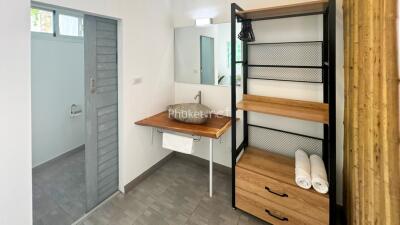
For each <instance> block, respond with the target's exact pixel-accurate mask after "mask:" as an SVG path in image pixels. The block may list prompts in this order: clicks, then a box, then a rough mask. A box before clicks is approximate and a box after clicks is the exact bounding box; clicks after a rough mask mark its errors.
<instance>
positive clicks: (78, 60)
mask: <svg viewBox="0 0 400 225" xmlns="http://www.w3.org/2000/svg"><path fill="white" fill-rule="evenodd" d="M31 45H32V49H31V51H32V52H31V55H32V61H31V63H32V74H31V76H32V163H33V167H35V166H38V165H40V164H42V163H44V162H47V161H48V160H51V159H53V158H55V157H57V156H59V155H62V154H64V153H66V152H68V151H70V150H73V149H75V148H77V147H79V146H81V145H84V144H85V121H84V120H85V116H84V114H81V115H80V116H78V117H74V118H71V116H70V111H71V105H72V104H76V105H79V106H80V107H81V108H82V109H84V102H85V101H84V100H85V96H84V95H85V92H84V48H83V39H71V38H63V37H60V36H58V37H53V36H52V35H43V34H36V33H33V34H32V43H31Z"/></svg>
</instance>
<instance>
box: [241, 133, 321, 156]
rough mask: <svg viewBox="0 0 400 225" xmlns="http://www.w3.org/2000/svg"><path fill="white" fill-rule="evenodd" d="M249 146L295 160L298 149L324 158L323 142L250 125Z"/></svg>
mask: <svg viewBox="0 0 400 225" xmlns="http://www.w3.org/2000/svg"><path fill="white" fill-rule="evenodd" d="M249 145H250V146H253V147H256V148H260V149H265V150H268V151H271V152H275V153H278V154H281V155H285V156H288V157H291V158H294V153H295V152H296V150H297V149H303V150H304V151H305V152H307V153H308V154H317V155H319V156H321V157H322V140H320V139H314V138H311V137H304V136H301V135H296V134H292V133H286V132H284V131H277V130H272V129H268V128H260V127H255V126H251V125H249Z"/></svg>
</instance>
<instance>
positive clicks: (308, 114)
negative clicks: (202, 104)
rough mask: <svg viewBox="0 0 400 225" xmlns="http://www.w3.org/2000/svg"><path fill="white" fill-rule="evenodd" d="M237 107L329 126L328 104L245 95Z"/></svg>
mask: <svg viewBox="0 0 400 225" xmlns="http://www.w3.org/2000/svg"><path fill="white" fill-rule="evenodd" d="M236 107H237V108H238V109H241V110H244V111H251V112H258V113H265V114H271V115H277V116H285V117H290V118H295V119H301V120H307V121H314V122H320V123H325V124H329V112H328V109H329V105H328V104H326V103H318V102H309V101H300V100H292V99H283V98H273V97H264V96H256V95H243V100H242V101H241V102H239V103H238V104H237V105H236Z"/></svg>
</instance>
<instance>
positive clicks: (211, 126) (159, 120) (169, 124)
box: [135, 111, 231, 138]
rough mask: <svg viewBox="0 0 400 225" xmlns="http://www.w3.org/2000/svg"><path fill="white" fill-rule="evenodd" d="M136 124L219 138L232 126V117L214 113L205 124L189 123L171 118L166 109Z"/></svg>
mask: <svg viewBox="0 0 400 225" xmlns="http://www.w3.org/2000/svg"><path fill="white" fill-rule="evenodd" d="M135 124H136V125H141V126H150V127H156V128H160V129H166V130H171V131H176V132H181V133H186V134H191V135H196V136H202V137H210V138H219V137H220V136H221V135H222V134H224V133H225V132H226V131H227V130H228V128H229V127H230V126H231V117H227V116H222V115H215V114H212V117H211V118H210V119H209V120H208V121H207V122H206V123H205V124H187V123H182V122H179V121H177V120H174V119H171V118H169V117H168V112H167V111H165V112H161V113H159V114H156V115H154V116H151V117H148V118H145V119H143V120H140V121H137V122H135Z"/></svg>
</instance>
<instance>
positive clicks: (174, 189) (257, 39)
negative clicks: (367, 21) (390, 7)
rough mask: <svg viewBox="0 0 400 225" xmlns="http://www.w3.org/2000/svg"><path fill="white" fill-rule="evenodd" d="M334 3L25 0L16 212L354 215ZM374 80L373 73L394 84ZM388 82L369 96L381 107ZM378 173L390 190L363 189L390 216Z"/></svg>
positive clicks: (110, 219)
mask: <svg viewBox="0 0 400 225" xmlns="http://www.w3.org/2000/svg"><path fill="white" fill-rule="evenodd" d="M388 1H389V0H388ZM371 4H372V3H371ZM346 7H347V8H346ZM385 7H387V6H385ZM344 9H347V10H348V11H349V12H350V11H351V10H352V8H351V7H350V6H349V3H346V0H343V1H342V0H310V1H297V0H293V1H291V0H274V1H264V0H253V1H244V0H237V1H228V0H205V1H196V0H162V1H160V0H149V1H139V0H137V1H136V0H135V1H129V0H118V1H113V0H101V1H94V0H86V1H79V0H71V1H61V0H38V1H34V2H29V11H30V36H29V38H30V41H29V43H30V74H31V77H30V80H29V82H30V85H29V86H30V95H29V97H30V103H31V112H30V117H29V118H31V131H30V132H31V144H32V145H31V146H32V152H31V164H30V165H31V166H30V168H29V171H31V178H32V179H31V182H32V188H31V197H32V198H31V199H32V202H31V205H32V210H31V218H30V219H29V221H30V222H28V223H25V224H33V225H69V224H74V225H103V224H104V225H111V224H112V225H118V224H120V225H125V224H126V225H136V224H143V225H164V224H165V225H168V224H169V225H178V224H197V225H205V224H209V225H219V224H221V225H222V224H224V225H258V224H260V225H262V224H276V225H281V224H295V225H328V224H329V225H336V224H357V223H356V222H354V221H357V218H358V217H357V216H354V215H358V213H360V212H359V211H358V210H355V209H351V208H352V207H351V206H354V205H356V204H358V202H357V201H355V200H354V199H358V198H357V196H355V194H354V193H355V192H353V186H354V185H356V184H354V183H356V182H352V181H351V178H357V179H358V177H357V173H356V172H354V171H355V170H357V169H358V166H359V165H358V164H357V161H355V162H353V161H352V160H353V159H354V158H356V156H353V155H352V154H356V153H354V151H352V150H353V148H352V145H354V146H358V143H359V142H357V143H356V141H354V142H353V141H352V139H353V138H354V137H357V138H358V135H356V133H355V131H353V130H357V129H356V128H358V126H357V124H356V122H355V121H357V122H359V123H360V124H362V122H360V121H362V119H360V118H361V116H366V117H368V116H371V115H372V114H368V113H364V114H363V112H366V111H363V110H373V109H376V107H375V106H376V105H373V107H372V106H371V107H365V108H362V106H360V118H359V117H357V116H358V114H357V113H354V110H353V111H351V110H352V109H351V107H353V106H352V105H351V104H350V103H349V102H351V101H355V100H354V99H356V97H354V98H353V97H352V96H353V94H354V93H356V92H355V91H354V90H353V91H354V92H348V89H350V88H349V87H350V86H349V83H351V82H361V80H362V79H357V80H355V81H354V80H352V79H353V78H349V77H351V76H350V74H351V73H353V72H354V71H353V67H351V66H349V65H350V64H349V63H347V61H346V60H349V58H348V57H350V56H348V55H349V54H350V50H349V51H348V52H346V51H347V50H346V48H345V46H346V45H347V47H348V46H349V43H353V42H352V40H353V39H349V38H347V36H346V32H347V33H351V32H350V30H351V29H350V28H348V27H345V26H350V24H352V23H350V22H349V21H350V20H349V18H350V15H353V14H351V13H349V12H348V14H344V12H343V10H344ZM376 10H378V8H377V9H376ZM346 16H347V20H346V19H345V20H344V18H346ZM368 16H371V15H369V14H368ZM368 18H369V17H368ZM346 29H347V30H346ZM360 29H361V28H360ZM361 31H363V32H364V31H365V30H362V29H361ZM361 31H360V33H362V32H361ZM365 32H366V31H365ZM357 35H358V33H357ZM348 36H351V35H349V34H348ZM346 41H347V42H346ZM355 42H356V41H355ZM357 43H358V42H357ZM382 43H383V41H382ZM346 54H347V55H346ZM346 57H347V58H346ZM369 59H370V58H369ZM351 62H352V63H354V62H356V61H354V60H353V61H351ZM371 62H372V61H371ZM380 66H382V65H381V64H380ZM361 67H362V66H360V68H361ZM392 69H393V68H392ZM360 70H361V69H360ZM385 71H387V70H385ZM367 72H371V71H367ZM346 74H347V75H346ZM371 79H372V78H371ZM376 79H378V78H376ZM379 79H380V78H379ZM382 79H384V78H382ZM390 79H391V78H388V79H386V80H385V81H383V80H382V81H381V80H379V82H378V81H377V82H375V83H379V84H380V85H382V86H380V87H389V88H387V89H385V90H387V91H390V90H393V92H391V94H393V93H398V89H397V88H393V87H392V86H391V85H392V83H390V84H388V85H387V86H384V85H385V84H386V83H385V82H386V81H391V80H390ZM396 79H397V76H396ZM365 82H370V83H369V85H370V86H367V85H366V84H364V86H365V87H372V86H373V83H374V82H372V81H371V80H367V81H365ZM351 84H354V83H351ZM355 86H356V85H355ZM360 86H362V85H360ZM364 86H363V87H364ZM366 89H367V88H366ZM395 89H396V92H395V91H394V90H395ZM362 90H364V89H362ZM354 95H355V94H354ZM359 96H361V94H360V95H359ZM366 96H367V97H366V99H369V98H368V96H370V95H368V94H366ZM376 96H378V94H377V95H376ZM385 96H386V95H379V98H381V97H382V98H383V97H385ZM397 97H398V96H397V95H396V99H394V98H393V99H394V100H393V99H392V100H393V101H394V102H395V104H384V103H386V102H387V101H385V100H382V102H384V103H382V104H384V107H387V108H385V109H386V110H387V111H389V112H397V111H395V109H394V108H396V106H397V104H398V98H397ZM377 98H378V97H377ZM360 99H361V98H360ZM359 101H360V102H352V103H353V104H355V105H356V104H359V103H360V105H362V104H361V103H363V102H362V100H359ZM365 104H372V103H371V102H367V103H365ZM388 105H389V106H388ZM374 107H375V108H374ZM367 108H368V109H367ZM390 110H392V111H390ZM397 110H398V109H397ZM385 112H386V111H385ZM385 115H386V114H385ZM392 115H393V114H392ZM396 115H397V113H396ZM378 117H379V119H381V118H382V120H383V121H384V122H387V121H388V120H386V119H385V118H387V117H385V116H382V117H380V116H376V117H375V118H378ZM389 117H390V116H389ZM390 119H391V120H393V121H397V120H398V118H397V116H392V117H390ZM376 121H377V120H375V121H374V122H376ZM378 122H380V121H378ZM378 122H376V123H378ZM384 122H383V123H382V124H384ZM349 124H350V125H349ZM365 124H367V123H365ZM365 124H364V125H360V127H363V128H365V129H366V130H368V126H369V125H371V124H372V122H371V123H370V124H367V125H365ZM374 124H375V123H374ZM388 124H390V123H388ZM394 124H396V125H397V122H396V123H394ZM371 126H372V125H371ZM379 126H380V125H377V126H375V127H373V129H375V128H376V129H378V128H377V127H379ZM390 126H391V125H388V127H389V128H390ZM386 128H387V127H385V129H386ZM389 128H387V129H386V130H384V131H382V129H381V130H380V131H382V133H384V134H385V135H386V134H387V133H389V134H387V135H388V136H384V135H383V134H382V138H381V137H380V136H379V135H380V134H379V135H375V136H374V140H377V141H376V142H377V143H378V142H380V141H382V142H385V143H386V142H390V143H389V144H385V143H383V144H382V149H384V150H382V152H386V149H389V148H394V147H393V146H395V144H397V147H398V143H397V142H396V143H395V141H390V140H391V139H390V138H389V139H388V138H387V137H393V136H390V135H397V134H398V130H397V128H396V129H395V128H393V129H389ZM371 129H372V128H371ZM389 131H394V132H389ZM352 132H353V133H352ZM351 135H354V136H351ZM363 135H364V133H362V135H361V134H360V137H361V136H362V137H366V139H361V138H360V139H359V140H360V142H361V141H363V140H364V141H366V140H368V138H367V137H370V138H371V137H372V136H373V134H370V135H372V136H368V134H365V136H363ZM378 136H379V138H378ZM357 140H358V139H357ZM371 140H372V139H371ZM388 140H389V141H388ZM366 142H367V141H366ZM368 143H369V144H371V143H370V142H369V141H368ZM378 145H379V146H381V145H380V144H376V145H375V146H378ZM360 146H364V145H361V144H360ZM365 148H366V149H367V147H365ZM368 149H369V150H371V149H373V148H368ZM371 151H372V150H371ZM349 152H350V153H349ZM388 152H390V153H388V155H389V156H392V157H387V155H386V153H385V155H384V156H385V157H386V158H384V157H383V158H384V159H382V160H383V161H382V163H383V165H387V164H388V165H390V166H392V167H390V166H389V167H386V166H384V167H382V168H384V169H382V170H380V172H379V176H377V177H380V175H381V174H385V176H386V175H387V174H388V173H389V174H390V175H392V174H391V173H393V172H395V171H396V169H398V168H396V167H394V169H393V163H392V161H391V160H396V159H398V157H399V154H398V152H397V153H393V151H388ZM371 154H372V153H371ZM371 154H369V155H368V157H371ZM352 157H354V158H352ZM365 157H367V156H365ZM378 158H379V157H378ZM388 158H389V159H388ZM362 159H364V158H362ZM385 159H388V160H387V161H385ZM379 160H380V158H379ZM379 160H376V161H377V162H375V163H376V164H373V163H371V164H368V165H369V166H370V168H371V167H373V166H374V165H375V166H377V165H378V161H379ZM367 161H368V162H370V161H373V160H367ZM388 161H390V163H388ZM379 162H381V161H379ZM354 168H355V169H354ZM379 168H381V167H379ZM386 169H387V170H386ZM349 171H350V172H349ZM357 171H358V170H357ZM387 171H389V172H387ZM386 172H387V173H386ZM363 176H364V174H363ZM382 176H383V175H382ZM385 176H383V177H385ZM377 179H378V178H377ZM379 179H381V178H379ZM382 179H383V178H382ZM369 181H372V179H371V180H369ZM369 181H368V182H369ZM379 181H381V180H379ZM366 183H367V182H366ZM377 183H379V182H377ZM382 183H385V182H382ZM368 184H369V185H372V184H371V183H368ZM385 184H387V185H388V187H389V188H388V189H382V190H388V191H389V194H390V196H391V198H390V197H388V195H387V193H386V192H385V193H386V195H385V194H382V196H383V197H382V196H380V195H376V196H375V198H376V199H384V200H382V201H383V202H385V204H386V205H387V206H388V208H385V209H383V210H384V211H379V213H377V215H379V216H376V218H379V219H377V220H379V221H382V220H383V221H385V220H386V219H387V218H392V216H393V215H394V216H393V217H394V219H392V220H390V222H388V223H383V222H382V223H379V224H390V225H392V224H393V225H395V224H396V221H398V220H396V215H399V214H398V212H397V211H398V210H393V209H394V208H395V206H397V205H398V201H397V200H400V198H399V196H400V195H399V193H398V191H396V188H394V187H397V186H396V185H399V183H398V182H395V181H390V182H389V181H388V182H386V183H385ZM361 186H362V185H361ZM357 188H359V187H357ZM374 188H375V189H368V191H371V192H373V190H379V188H382V187H375V186H374ZM363 196H364V195H363ZM364 198H367V197H364ZM389 199H392V200H389ZM393 199H394V200H393ZM378 202H379V201H378V200H376V202H374V203H376V204H378ZM389 206H390V207H389ZM386 211H389V213H387V214H384V213H383V212H386ZM382 214H384V215H389V216H388V217H386V219H382V218H381V215H382ZM363 215H364V214H363ZM0 218H1V217H0ZM374 218H375V217H374ZM370 219H371V218H368V219H367V220H370ZM397 219H398V218H397ZM399 220H400V219H399ZM0 221H1V220H0ZM22 224H24V223H22ZM360 224H362V223H360Z"/></svg>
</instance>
